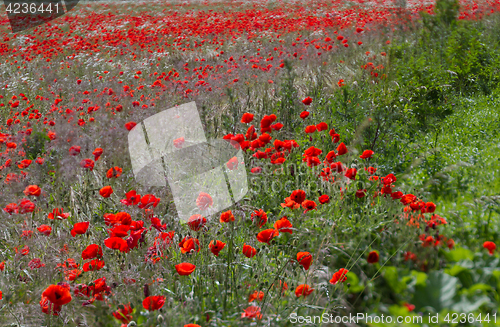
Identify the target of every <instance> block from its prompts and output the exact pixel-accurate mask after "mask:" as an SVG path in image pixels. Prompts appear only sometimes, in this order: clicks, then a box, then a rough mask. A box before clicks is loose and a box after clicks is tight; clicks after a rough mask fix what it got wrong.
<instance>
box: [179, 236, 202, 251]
mask: <svg viewBox="0 0 500 327" xmlns="http://www.w3.org/2000/svg"><path fill="white" fill-rule="evenodd" d="M179 247H180V248H181V252H182V253H188V252H191V251H196V252H200V248H201V247H200V241H199V240H198V239H196V238H194V237H191V236H186V237H184V238H183V239H182V241H180V242H179Z"/></svg>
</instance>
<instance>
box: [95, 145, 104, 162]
mask: <svg viewBox="0 0 500 327" xmlns="http://www.w3.org/2000/svg"><path fill="white" fill-rule="evenodd" d="M103 152H104V150H103V149H102V148H96V149H95V150H94V152H92V154H93V155H94V160H95V161H97V160H99V158H100V157H101V155H102V153H103Z"/></svg>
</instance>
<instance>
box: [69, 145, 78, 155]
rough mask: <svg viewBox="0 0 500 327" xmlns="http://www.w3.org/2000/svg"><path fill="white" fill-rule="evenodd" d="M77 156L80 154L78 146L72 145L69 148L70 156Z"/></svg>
mask: <svg viewBox="0 0 500 327" xmlns="http://www.w3.org/2000/svg"><path fill="white" fill-rule="evenodd" d="M79 154H80V147H79V146H78V145H73V146H72V147H71V148H69V155H70V156H77V155H79Z"/></svg>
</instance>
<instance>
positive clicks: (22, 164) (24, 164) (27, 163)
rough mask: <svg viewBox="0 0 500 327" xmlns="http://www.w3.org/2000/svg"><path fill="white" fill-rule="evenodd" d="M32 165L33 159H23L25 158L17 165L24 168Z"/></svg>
mask: <svg viewBox="0 0 500 327" xmlns="http://www.w3.org/2000/svg"><path fill="white" fill-rule="evenodd" d="M30 165H31V160H29V159H23V160H21V162H20V164H19V165H17V167H19V169H24V168H28V167H29V166H30Z"/></svg>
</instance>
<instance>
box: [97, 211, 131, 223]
mask: <svg viewBox="0 0 500 327" xmlns="http://www.w3.org/2000/svg"><path fill="white" fill-rule="evenodd" d="M104 222H105V223H106V225H107V226H114V225H118V224H122V225H130V224H131V223H132V217H131V216H130V214H128V213H127V212H118V213H116V214H112V213H105V214H104Z"/></svg>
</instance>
